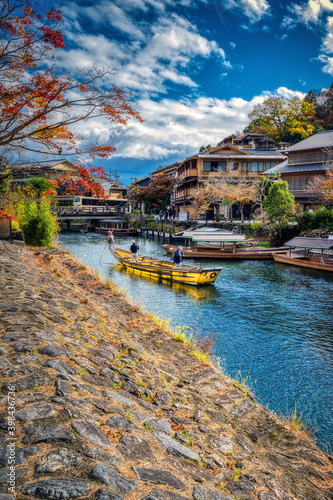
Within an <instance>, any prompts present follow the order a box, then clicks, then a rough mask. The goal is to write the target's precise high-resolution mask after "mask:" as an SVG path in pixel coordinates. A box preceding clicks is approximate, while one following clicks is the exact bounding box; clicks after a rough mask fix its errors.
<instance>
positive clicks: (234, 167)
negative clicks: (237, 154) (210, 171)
mask: <svg viewBox="0 0 333 500" xmlns="http://www.w3.org/2000/svg"><path fill="white" fill-rule="evenodd" d="M238 166H239V165H238V161H229V162H228V168H229V171H230V170H238Z"/></svg>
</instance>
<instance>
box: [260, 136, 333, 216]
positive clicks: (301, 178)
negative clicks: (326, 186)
mask: <svg viewBox="0 0 333 500" xmlns="http://www.w3.org/2000/svg"><path fill="white" fill-rule="evenodd" d="M285 153H286V154H287V155H288V160H287V161H286V162H284V163H283V164H281V165H279V166H278V167H276V168H273V169H270V170H269V171H267V172H265V174H266V175H269V174H271V173H272V172H273V171H275V173H277V174H279V176H280V177H281V179H282V180H284V181H287V182H288V185H289V190H290V191H291V192H292V194H293V195H294V197H295V203H298V204H299V205H300V206H301V210H302V211H304V209H305V208H306V207H307V206H311V205H312V204H313V202H314V199H313V196H311V195H310V193H308V192H307V190H306V187H307V184H308V183H309V181H311V180H312V179H313V178H314V177H316V176H322V175H325V172H326V169H327V166H328V165H329V164H330V163H332V161H333V130H327V131H324V132H318V133H317V134H314V135H312V136H311V137H308V138H307V139H304V140H303V141H300V142H298V143H297V144H294V145H293V146H290V147H289V148H287V149H286V150H285Z"/></svg>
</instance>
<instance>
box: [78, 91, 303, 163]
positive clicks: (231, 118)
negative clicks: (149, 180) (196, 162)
mask: <svg viewBox="0 0 333 500" xmlns="http://www.w3.org/2000/svg"><path fill="white" fill-rule="evenodd" d="M270 95H278V96H281V97H285V98H287V99H290V98H292V97H299V98H303V97H304V95H305V94H304V93H302V92H298V91H293V90H290V89H287V88H286V87H280V88H278V89H277V90H276V91H275V92H274V93H270V92H264V93H262V94H261V95H259V96H255V97H253V98H252V99H251V100H249V101H247V100H245V99H241V98H239V97H234V98H231V99H229V100H225V99H217V98H212V97H197V98H193V99H183V100H181V101H176V100H173V99H168V98H165V99H162V100H161V101H159V102H157V101H154V100H152V99H150V98H149V97H145V98H142V99H140V100H139V101H138V103H137V105H138V109H139V110H140V113H141V116H142V118H143V120H144V122H143V123H139V122H138V121H136V120H130V121H129V123H128V124H127V126H126V127H124V126H119V125H116V124H112V125H111V127H110V125H109V124H108V123H106V122H105V123H104V124H101V123H100V122H98V123H97V121H95V122H93V123H90V122H88V123H87V124H86V133H87V134H89V136H90V137H89V138H90V140H92V141H93V142H94V141H99V140H101V139H102V140H103V141H104V142H105V141H107V143H108V144H110V145H114V146H116V147H117V151H116V153H115V154H114V155H113V156H114V158H115V159H116V158H136V159H138V160H140V159H141V160H143V159H146V160H147V161H148V160H163V161H165V162H167V161H168V158H169V157H171V156H174V155H177V156H178V157H179V159H182V158H184V157H186V156H189V155H191V154H193V153H194V152H195V151H197V150H198V149H199V147H200V146H201V145H202V144H203V143H205V144H206V143H207V144H208V143H211V144H217V143H218V142H219V141H221V139H223V138H224V137H225V136H227V135H229V134H231V133H234V132H235V131H236V130H242V129H243V128H244V127H245V126H246V125H247V124H248V122H249V119H248V114H249V112H250V111H251V110H252V109H253V107H254V106H255V105H256V104H260V103H262V102H263V101H264V100H265V99H267V97H268V96H270ZM78 126H79V125H78Z"/></svg>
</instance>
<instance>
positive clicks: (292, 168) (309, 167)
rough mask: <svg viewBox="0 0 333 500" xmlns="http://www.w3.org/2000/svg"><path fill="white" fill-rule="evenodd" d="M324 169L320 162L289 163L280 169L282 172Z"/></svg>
mask: <svg viewBox="0 0 333 500" xmlns="http://www.w3.org/2000/svg"><path fill="white" fill-rule="evenodd" d="M318 171H321V172H323V171H325V167H324V165H323V164H322V163H303V164H299V165H293V164H291V163H289V164H288V165H287V166H286V167H285V168H284V169H283V171H282V173H283V174H289V173H292V172H318Z"/></svg>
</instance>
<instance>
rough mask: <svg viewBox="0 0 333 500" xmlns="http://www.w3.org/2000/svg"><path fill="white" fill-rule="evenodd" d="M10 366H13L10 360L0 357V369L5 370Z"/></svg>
mask: <svg viewBox="0 0 333 500" xmlns="http://www.w3.org/2000/svg"><path fill="white" fill-rule="evenodd" d="M8 366H11V364H10V362H9V361H8V359H6V358H0V370H3V369H4V368H7V367H8Z"/></svg>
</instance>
